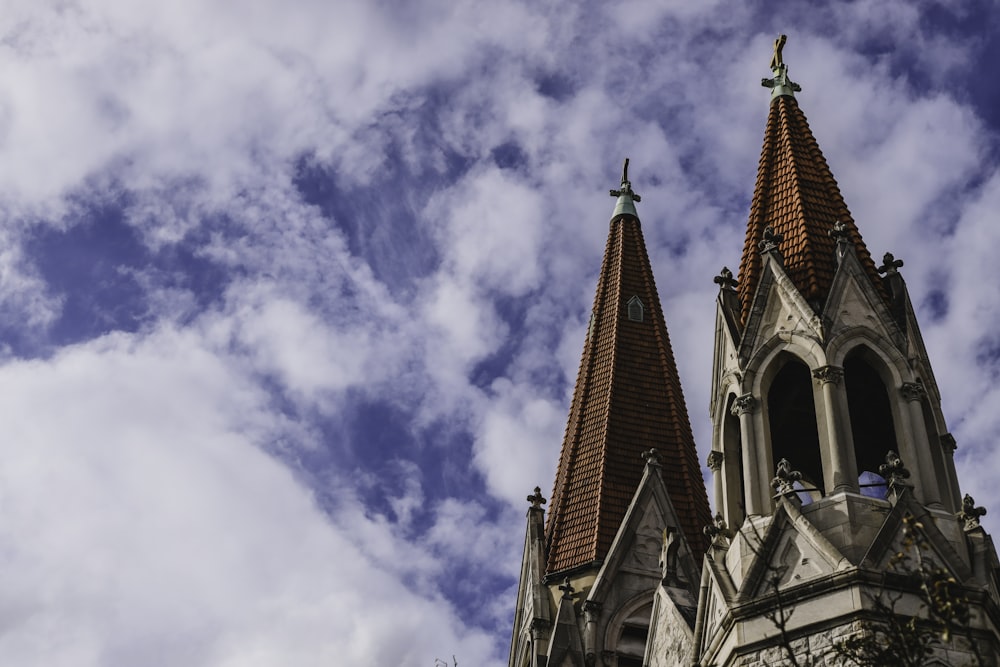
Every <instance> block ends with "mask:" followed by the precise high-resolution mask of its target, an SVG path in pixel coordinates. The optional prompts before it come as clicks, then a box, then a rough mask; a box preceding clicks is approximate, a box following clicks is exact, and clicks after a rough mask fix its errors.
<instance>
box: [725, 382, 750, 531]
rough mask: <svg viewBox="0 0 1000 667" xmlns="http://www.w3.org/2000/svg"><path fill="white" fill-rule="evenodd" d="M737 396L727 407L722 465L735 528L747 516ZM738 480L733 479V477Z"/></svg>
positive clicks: (727, 506)
mask: <svg viewBox="0 0 1000 667" xmlns="http://www.w3.org/2000/svg"><path fill="white" fill-rule="evenodd" d="M735 401H736V396H735V395H730V397H729V402H728V403H727V405H726V416H725V418H724V421H723V426H722V428H723V434H722V447H723V459H722V465H723V470H724V471H725V474H724V475H723V478H722V479H723V482H722V483H723V484H725V485H726V487H725V491H726V510H727V512H728V513H729V517H728V518H729V522H730V524H732V525H733V526H734V527H735V526H739V525H741V524H742V523H743V519H744V517H745V515H746V505H745V502H746V495H745V493H746V480H745V477H744V471H743V434H742V433H741V431H740V418H739V417H738V416H736V415H734V414H733V410H732V408H733V403H734V402H735ZM734 475H735V476H736V479H733V476H734ZM720 509H721V508H720Z"/></svg>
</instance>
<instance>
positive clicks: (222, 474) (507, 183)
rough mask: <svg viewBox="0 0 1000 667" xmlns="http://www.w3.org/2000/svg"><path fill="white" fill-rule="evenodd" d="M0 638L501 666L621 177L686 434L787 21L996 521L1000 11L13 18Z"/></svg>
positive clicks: (137, 657)
mask: <svg viewBox="0 0 1000 667" xmlns="http://www.w3.org/2000/svg"><path fill="white" fill-rule="evenodd" d="M0 6H2V10H3V11H0V425H2V431H0V433H2V437H0V655H3V656H5V657H4V661H5V663H8V664H16V665H20V666H25V667H28V666H34V665H39V666H42V665H44V666H46V667H59V666H63V665H67V666H68V665H72V666H74V667H79V666H91V665H95V666H96V665H102V666H105V665H107V666H126V665H128V666H134V665H190V666H195V667H200V666H206V667H208V666H211V667H217V666H235V665H239V666H241V667H244V666H256V665H261V666H265V665H267V666H269V665H306V666H310V665H331V664H342V665H354V664H358V665H361V664H365V665H379V666H381V665H385V666H392V667H395V666H404V667H411V666H412V667H433V665H434V663H435V659H438V658H441V659H448V660H449V661H450V660H451V656H452V655H454V656H455V657H456V658H457V660H458V664H459V665H460V666H461V667H496V666H498V665H501V664H505V663H506V651H507V643H508V641H509V636H510V635H509V633H510V627H509V623H510V618H511V615H512V612H513V604H514V597H515V587H516V580H515V578H516V575H517V570H518V568H519V559H520V549H521V541H522V539H523V520H524V511H525V509H526V506H527V504H526V503H525V501H524V498H525V496H526V495H527V493H529V492H530V490H531V489H532V488H533V487H534V486H535V485H536V484H537V485H540V486H541V487H542V489H543V490H544V491H545V493H546V495H547V494H548V490H549V489H551V484H552V478H553V476H554V466H555V460H556V457H557V455H558V448H559V444H560V441H561V437H562V430H563V428H564V424H565V418H566V413H567V406H568V399H569V394H570V392H571V390H572V383H573V381H574V379H575V375H576V365H577V361H578V358H579V353H580V350H581V349H582V344H583V338H584V333H585V326H586V322H587V318H588V314H589V312H588V311H589V307H590V303H591V300H592V298H593V290H594V285H595V281H596V277H597V271H598V269H599V266H600V260H601V253H602V251H603V246H604V242H605V239H606V235H607V222H608V218H609V216H610V213H611V211H612V208H613V205H614V201H613V200H612V199H610V198H609V197H608V189H609V188H611V187H614V186H616V185H617V183H618V179H619V176H620V169H621V161H622V159H623V158H624V157H625V156H629V157H631V159H632V169H631V173H630V175H631V176H632V181H633V184H634V187H635V189H636V191H638V192H639V193H641V194H642V195H643V200H642V203H641V204H640V215H641V217H642V219H643V223H644V232H645V235H646V241H647V245H648V248H649V252H650V256H651V260H652V262H653V265H654V271H655V273H656V277H657V281H658V286H659V291H660V295H661V297H662V298H663V299H664V303H663V306H664V310H665V312H666V315H667V325H668V327H669V329H670V331H671V334H672V338H673V343H674V349H675V351H676V354H677V357H678V365H679V367H680V374H681V379H682V381H683V383H684V387H685V391H686V395H687V402H688V407H689V410H690V413H691V418H692V423H693V426H694V429H695V433H696V437H697V439H698V442H699V448H700V454H699V458H700V459H702V460H704V458H705V454H706V452H707V451H708V447H709V435H710V425H709V423H708V419H707V402H708V384H709V371H710V365H711V331H712V325H713V318H714V298H715V290H716V286H715V285H714V284H713V283H712V277H713V276H714V275H716V274H717V272H718V270H719V269H720V268H721V266H722V265H723V264H727V265H729V266H730V267H735V266H736V265H737V264H738V262H739V253H740V250H741V248H742V243H743V230H744V226H745V224H746V216H747V212H748V210H749V198H750V194H751V190H752V187H753V182H754V176H755V173H756V165H757V159H758V156H759V152H760V146H761V142H762V138H763V130H764V123H765V119H766V114H767V103H768V91H767V90H765V89H763V88H761V87H760V79H761V77H763V76H767V75H768V74H769V72H768V69H767V64H768V61H769V59H770V55H771V42H772V40H773V39H774V37H775V35H776V34H777V33H778V32H786V33H788V34H789V39H788V44H787V46H786V48H785V60H786V62H787V63H788V64H789V68H790V69H789V73H790V75H791V78H792V79H794V80H795V81H797V82H799V83H800V84H801V85H802V88H803V91H802V92H801V93H800V94H799V95H798V98H799V101H800V104H801V106H802V107H803V109H804V110H805V113H806V115H807V116H808V118H809V119H810V122H811V125H812V128H813V130H814V132H815V134H816V136H817V138H818V140H819V142H820V145H821V146H822V148H823V150H824V152H825V154H826V156H827V159H828V160H829V162H830V164H831V167H832V169H833V171H834V174H835V175H836V176H837V178H838V180H839V183H840V186H841V189H842V190H843V192H844V195H845V198H846V199H847V202H848V205H849V206H850V208H851V210H852V212H853V214H854V218H855V220H856V221H857V222H858V225H859V226H860V228H861V230H862V232H863V234H864V236H865V239H866V241H867V243H868V246H869V248H870V250H871V251H872V254H873V255H874V256H876V257H881V255H882V253H883V252H885V251H886V250H891V251H892V252H894V253H895V254H896V255H897V256H898V257H901V258H902V259H904V260H905V262H906V265H905V267H904V268H903V275H904V276H905V278H906V279H907V281H908V284H909V287H910V290H911V293H912V295H913V299H914V302H915V303H916V305H917V307H918V309H919V314H920V317H921V324H922V328H923V334H924V337H925V339H926V342H927V345H928V347H929V350H930V354H931V357H932V360H933V362H934V363H935V369H936V372H937V380H938V382H939V384H940V386H941V390H942V393H943V396H944V410H945V413H946V415H947V417H948V420H949V421H948V424H949V428H950V430H951V431H952V432H953V433H954V434H955V436H956V438H957V440H958V443H959V450H958V452H957V457H958V467H959V474H960V477H961V481H962V484H963V491H965V492H969V493H971V494H972V495H974V496H975V497H976V499H977V501H979V503H980V504H984V505H986V506H987V507H988V508H989V510H990V515H989V516H987V521H986V524H987V526H988V527H991V528H992V527H996V528H997V529H1000V521H996V520H995V517H994V514H1000V485H997V484H996V479H995V478H996V474H997V472H998V471H1000V452H998V451H997V448H996V444H997V438H998V435H1000V390H998V389H997V385H996V377H997V374H998V373H1000V288H998V286H997V284H998V278H997V275H996V271H995V266H996V253H997V248H1000V224H998V221H997V212H998V210H1000V171H998V164H1000V153H998V138H1000V82H998V79H997V77H996V70H995V68H996V63H997V62H998V61H1000V40H998V35H1000V24H998V13H997V11H996V8H995V3H994V2H992V1H991V0H954V1H943V0H942V1H940V2H938V1H932V0H923V1H920V2H910V1H903V0H857V1H855V2H849V3H837V4H831V5H830V6H828V7H826V8H818V7H817V6H816V5H815V3H769V2H735V1H733V2H726V1H721V0H719V1H714V2H713V1H708V0H702V1H701V2H690V1H674V0H664V1H662V2H656V3H653V2H649V3H646V2H639V1H628V0H626V1H622V2H616V3H577V2H558V1H557V2H550V3H519V2H507V1H503V2H495V3H470V2H464V1H463V0H451V1H444V2H442V1H433V0H430V1H426V2H424V1H412V2H398V1H396V2H393V1H389V0H377V1H372V2H367V3H365V2H353V1H351V0H339V1H337V2H321V1H319V0H293V1H287V0H286V1H285V2H278V1H277V0H244V1H242V2H237V1H236V0H212V1H208V0H173V1H172V2H137V1H135V0H85V1H84V0H80V1H77V2H74V1H73V0H45V1H39V0H4V2H3V3H2V4H0Z"/></svg>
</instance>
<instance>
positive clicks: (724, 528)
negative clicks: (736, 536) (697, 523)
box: [704, 513, 729, 542]
mask: <svg viewBox="0 0 1000 667" xmlns="http://www.w3.org/2000/svg"><path fill="white" fill-rule="evenodd" d="M704 531H705V535H707V536H708V538H709V539H711V540H712V541H713V542H714V541H715V540H716V538H718V537H728V536H729V526H728V525H726V520H725V519H724V518H723V517H722V514H721V513H719V514H716V515H715V519H714V520H713V521H712V523H710V524H709V525H707V526H705V529H704Z"/></svg>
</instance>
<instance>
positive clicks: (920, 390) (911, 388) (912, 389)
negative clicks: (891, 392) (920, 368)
mask: <svg viewBox="0 0 1000 667" xmlns="http://www.w3.org/2000/svg"><path fill="white" fill-rule="evenodd" d="M899 393H901V394H902V395H903V398H905V399H906V400H908V401H919V400H922V399H923V398H924V396H926V395H927V390H926V389H924V385H922V384H920V383H919V382H904V383H903V384H902V386H901V387H900V388H899Z"/></svg>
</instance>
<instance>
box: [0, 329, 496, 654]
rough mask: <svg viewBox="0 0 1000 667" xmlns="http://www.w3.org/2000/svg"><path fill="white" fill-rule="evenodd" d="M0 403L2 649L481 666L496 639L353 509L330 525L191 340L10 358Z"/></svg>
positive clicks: (122, 342) (156, 339) (417, 561)
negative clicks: (431, 589)
mask: <svg viewBox="0 0 1000 667" xmlns="http://www.w3.org/2000/svg"><path fill="white" fill-rule="evenodd" d="M0 399H2V400H0V403H2V405H3V412H4V414H5V417H4V421H5V424H6V432H7V436H6V437H5V438H4V440H3V444H2V445H0V460H2V465H0V479H2V488H0V515H2V521H0V523H2V527H0V559H2V561H3V565H4V566H3V568H0V588H2V589H3V590H4V596H3V599H2V601H0V617H2V618H4V619H5V622H4V631H3V633H0V647H2V649H3V653H4V655H5V656H6V659H7V660H9V661H11V662H14V663H17V664H21V665H61V664H73V665H88V664H91V665H98V664H99V665H126V664H148V665H152V664H164V665H167V664H179V663H183V664H189V665H230V664H240V665H271V664H275V663H282V664H296V665H312V664H315V665H319V664H329V663H330V662H331V661H344V660H346V661H357V662H364V661H372V662H375V663H377V664H389V663H392V664H402V665H414V666H417V665H425V664H428V663H429V662H431V661H432V660H433V656H434V655H435V654H449V653H450V652H456V653H459V654H460V655H462V656H463V659H464V660H467V661H468V662H471V663H475V664H489V663H490V657H489V652H490V650H491V648H490V641H491V640H490V639H488V638H487V637H486V636H484V635H483V634H482V633H478V634H477V633H471V634H468V633H465V632H463V631H462V630H461V629H460V627H461V626H460V624H459V623H458V622H457V619H456V618H455V617H454V616H452V613H451V612H450V611H449V607H448V605H447V604H443V603H442V601H441V600H440V599H437V598H435V597H426V596H423V595H419V594H414V593H410V592H408V591H407V589H406V586H405V585H404V584H403V583H402V581H400V579H399V577H400V576H401V575H402V574H403V573H405V572H407V571H410V572H417V573H419V572H420V571H421V569H428V568H430V570H431V571H432V572H433V570H434V569H436V568H438V567H440V566H439V565H438V564H437V563H436V562H435V561H434V560H432V559H428V558H427V557H426V556H420V552H419V550H415V549H414V548H413V547H408V546H407V545H406V544H405V543H404V542H402V541H400V539H399V538H394V537H392V529H391V527H390V526H388V525H386V524H385V523H384V522H379V521H373V520H371V519H368V518H366V517H365V515H364V513H363V512H361V513H360V514H357V515H355V516H353V517H352V516H350V515H349V514H348V513H346V512H344V511H343V510H344V509H347V508H341V513H340V514H338V515H337V517H338V518H337V520H336V522H335V523H332V524H331V522H330V521H329V519H328V518H327V517H326V516H324V515H323V514H322V513H321V512H320V511H319V509H318V508H317V506H316V504H315V501H314V500H313V498H312V497H311V496H310V494H309V493H308V492H306V491H305V490H304V489H303V488H302V486H301V485H300V484H299V483H298V482H296V480H295V479H294V478H293V476H292V475H291V474H290V472H289V470H288V469H287V468H286V467H285V466H283V465H282V464H281V463H280V462H279V461H277V460H275V459H273V458H271V457H270V456H268V455H267V454H266V453H264V450H263V449H262V446H263V445H265V444H267V441H268V440H269V439H270V438H273V437H275V434H276V432H277V431H278V430H280V420H279V419H277V418H275V417H273V416H270V415H269V412H268V406H267V404H266V401H265V397H264V396H263V395H262V394H261V393H260V392H259V391H258V390H256V389H254V388H253V385H252V384H248V383H247V382H246V377H244V376H242V374H241V373H240V372H239V371H238V370H236V369H234V368H233V367H231V366H230V365H229V363H228V361H227V360H226V358H224V357H220V356H218V355H217V353H215V352H213V351H212V350H211V349H208V348H206V347H205V345H204V341H202V340H199V338H198V337H197V336H195V335H193V334H192V333H190V332H187V333H185V332H179V331H174V330H164V331H160V332H157V333H155V334H153V335H151V336H150V337H149V338H146V339H137V338H130V337H127V336H124V335H114V336H109V337H106V338H103V339H99V340H96V341H94V342H92V343H90V344H88V345H86V346H81V347H77V348H72V349H67V350H64V351H63V352H62V353H60V354H59V355H58V356H57V357H56V358H54V359H53V360H51V361H50V362H13V363H9V364H8V365H6V366H4V367H3V368H0ZM354 509H355V510H357V509H358V508H357V507H355V508H354ZM378 542H382V543H386V544H394V545H395V546H393V547H392V548H388V549H383V552H382V556H381V557H378V558H376V559H375V561H374V562H372V561H370V560H369V559H368V558H366V556H365V555H364V554H365V553H366V550H367V549H369V548H370V546H371V545H372V544H373V543H378ZM366 545H368V546H366ZM388 628H392V631H391V632H388V631H387V630H388Z"/></svg>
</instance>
